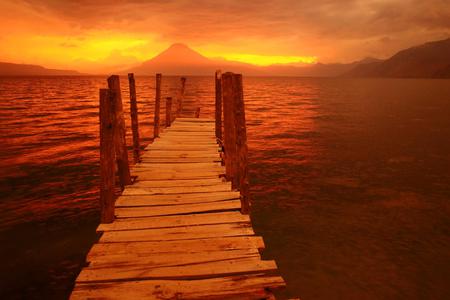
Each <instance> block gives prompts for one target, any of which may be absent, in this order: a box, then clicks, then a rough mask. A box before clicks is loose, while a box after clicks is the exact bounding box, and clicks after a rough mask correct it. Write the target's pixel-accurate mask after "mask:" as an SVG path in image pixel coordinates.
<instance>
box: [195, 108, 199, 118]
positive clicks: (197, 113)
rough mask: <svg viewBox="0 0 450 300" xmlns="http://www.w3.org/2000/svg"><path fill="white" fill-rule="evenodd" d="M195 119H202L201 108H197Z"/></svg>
mask: <svg viewBox="0 0 450 300" xmlns="http://www.w3.org/2000/svg"><path fill="white" fill-rule="evenodd" d="M195 117H196V118H200V107H197V109H196V110H195Z"/></svg>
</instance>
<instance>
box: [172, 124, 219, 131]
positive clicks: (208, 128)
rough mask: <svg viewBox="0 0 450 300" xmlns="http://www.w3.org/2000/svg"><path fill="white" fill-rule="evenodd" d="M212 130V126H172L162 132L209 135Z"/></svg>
mask: <svg viewBox="0 0 450 300" xmlns="http://www.w3.org/2000/svg"><path fill="white" fill-rule="evenodd" d="M213 130H214V127H212V126H184V125H173V127H170V128H167V129H166V130H165V131H164V132H192V133H211V131H213Z"/></svg>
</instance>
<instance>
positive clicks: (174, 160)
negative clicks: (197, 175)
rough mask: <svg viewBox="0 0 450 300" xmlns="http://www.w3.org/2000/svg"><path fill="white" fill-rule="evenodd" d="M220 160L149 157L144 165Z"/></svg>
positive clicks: (216, 159)
mask: <svg viewBox="0 0 450 300" xmlns="http://www.w3.org/2000/svg"><path fill="white" fill-rule="evenodd" d="M220 161H222V159H221V158H211V157H186V158H171V157H151V158H147V159H145V161H144V162H146V163H184V162H190V163H195V162H220Z"/></svg>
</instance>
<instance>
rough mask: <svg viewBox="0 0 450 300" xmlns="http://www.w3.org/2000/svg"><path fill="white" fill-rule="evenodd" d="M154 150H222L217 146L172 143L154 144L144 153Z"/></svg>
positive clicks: (146, 148)
mask: <svg viewBox="0 0 450 300" xmlns="http://www.w3.org/2000/svg"><path fill="white" fill-rule="evenodd" d="M153 150H164V151H201V150H212V151H215V152H218V151H220V150H221V148H220V147H219V146H218V145H217V144H205V145H195V144H194V145H192V144H191V145H182V144H181V143H179V144H170V143H153V144H150V145H148V146H147V147H145V149H144V151H143V152H144V153H146V152H148V151H153Z"/></svg>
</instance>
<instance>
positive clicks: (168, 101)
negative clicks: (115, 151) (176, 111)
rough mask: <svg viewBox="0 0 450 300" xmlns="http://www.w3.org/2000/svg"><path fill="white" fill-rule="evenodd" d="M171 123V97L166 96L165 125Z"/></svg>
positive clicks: (167, 125) (168, 125)
mask: <svg viewBox="0 0 450 300" xmlns="http://www.w3.org/2000/svg"><path fill="white" fill-rule="evenodd" d="M170 124H172V97H167V98H166V127H170Z"/></svg>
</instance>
